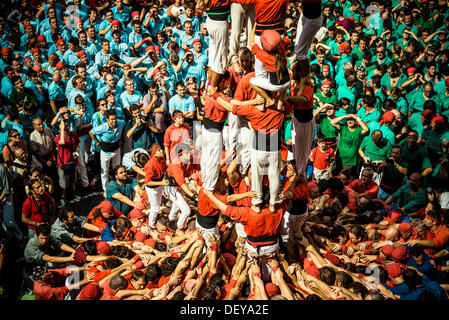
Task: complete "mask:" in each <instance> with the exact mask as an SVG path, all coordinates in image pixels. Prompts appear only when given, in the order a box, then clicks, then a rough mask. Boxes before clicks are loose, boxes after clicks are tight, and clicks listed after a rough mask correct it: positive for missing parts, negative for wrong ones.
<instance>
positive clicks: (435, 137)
mask: <svg viewBox="0 0 449 320" xmlns="http://www.w3.org/2000/svg"><path fill="white" fill-rule="evenodd" d="M424 134H426V137H427V139H426V144H425V145H424V147H425V148H432V149H433V150H435V151H436V152H437V153H438V154H439V155H443V153H444V151H443V148H442V146H441V141H442V140H443V139H446V140H449V132H448V131H444V132H443V133H436V132H435V131H434V130H432V129H430V130H427V131H425V132H423V136H424Z"/></svg>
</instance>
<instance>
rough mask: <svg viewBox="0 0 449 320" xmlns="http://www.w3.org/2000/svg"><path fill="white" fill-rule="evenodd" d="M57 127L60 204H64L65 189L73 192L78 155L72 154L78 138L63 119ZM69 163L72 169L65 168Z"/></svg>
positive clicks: (78, 141)
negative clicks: (58, 130)
mask: <svg viewBox="0 0 449 320" xmlns="http://www.w3.org/2000/svg"><path fill="white" fill-rule="evenodd" d="M59 129H60V131H61V133H60V134H58V135H57V136H56V138H55V143H56V145H57V146H58V148H57V149H58V150H57V167H58V176H59V186H60V187H61V189H62V194H61V204H62V205H63V206H64V205H65V204H66V203H67V189H69V188H70V189H71V191H72V192H73V194H75V170H76V167H77V166H78V157H76V156H75V155H74V152H75V151H76V150H77V148H78V145H79V143H80V140H79V138H78V134H77V133H76V132H74V131H70V129H69V126H68V124H67V123H66V122H65V121H61V123H60V125H59ZM70 163H71V169H72V170H66V169H65V167H67V166H70Z"/></svg>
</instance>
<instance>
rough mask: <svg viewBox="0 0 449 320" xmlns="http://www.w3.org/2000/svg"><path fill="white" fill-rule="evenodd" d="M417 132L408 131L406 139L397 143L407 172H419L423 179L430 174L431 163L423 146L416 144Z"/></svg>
mask: <svg viewBox="0 0 449 320" xmlns="http://www.w3.org/2000/svg"><path fill="white" fill-rule="evenodd" d="M418 138H419V137H418V132H417V131H416V130H409V131H408V133H407V136H406V139H404V140H402V141H401V142H400V143H399V146H400V147H401V157H402V159H403V160H404V161H406V162H407V164H408V170H409V172H419V173H420V174H421V176H423V177H425V176H427V175H428V174H429V173H431V172H432V170H433V169H432V163H431V162H430V159H429V156H428V154H427V152H426V149H424V147H423V146H421V145H419V144H418Z"/></svg>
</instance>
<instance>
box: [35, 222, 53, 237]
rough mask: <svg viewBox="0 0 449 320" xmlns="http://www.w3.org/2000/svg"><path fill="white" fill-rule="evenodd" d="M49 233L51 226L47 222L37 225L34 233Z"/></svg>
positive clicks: (44, 234)
mask: <svg viewBox="0 0 449 320" xmlns="http://www.w3.org/2000/svg"><path fill="white" fill-rule="evenodd" d="M50 234H51V226H50V225H49V224H48V223H43V224H41V225H38V226H37V228H36V235H37V236H40V235H43V236H49V235H50Z"/></svg>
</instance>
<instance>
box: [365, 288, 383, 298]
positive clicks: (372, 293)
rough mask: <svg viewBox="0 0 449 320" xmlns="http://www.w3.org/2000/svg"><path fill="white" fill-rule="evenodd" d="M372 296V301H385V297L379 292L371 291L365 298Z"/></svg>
mask: <svg viewBox="0 0 449 320" xmlns="http://www.w3.org/2000/svg"><path fill="white" fill-rule="evenodd" d="M367 296H370V297H371V300H385V298H384V296H383V295H382V294H381V293H380V292H378V291H377V290H369V291H368V292H367V293H366V295H365V297H367Z"/></svg>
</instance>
